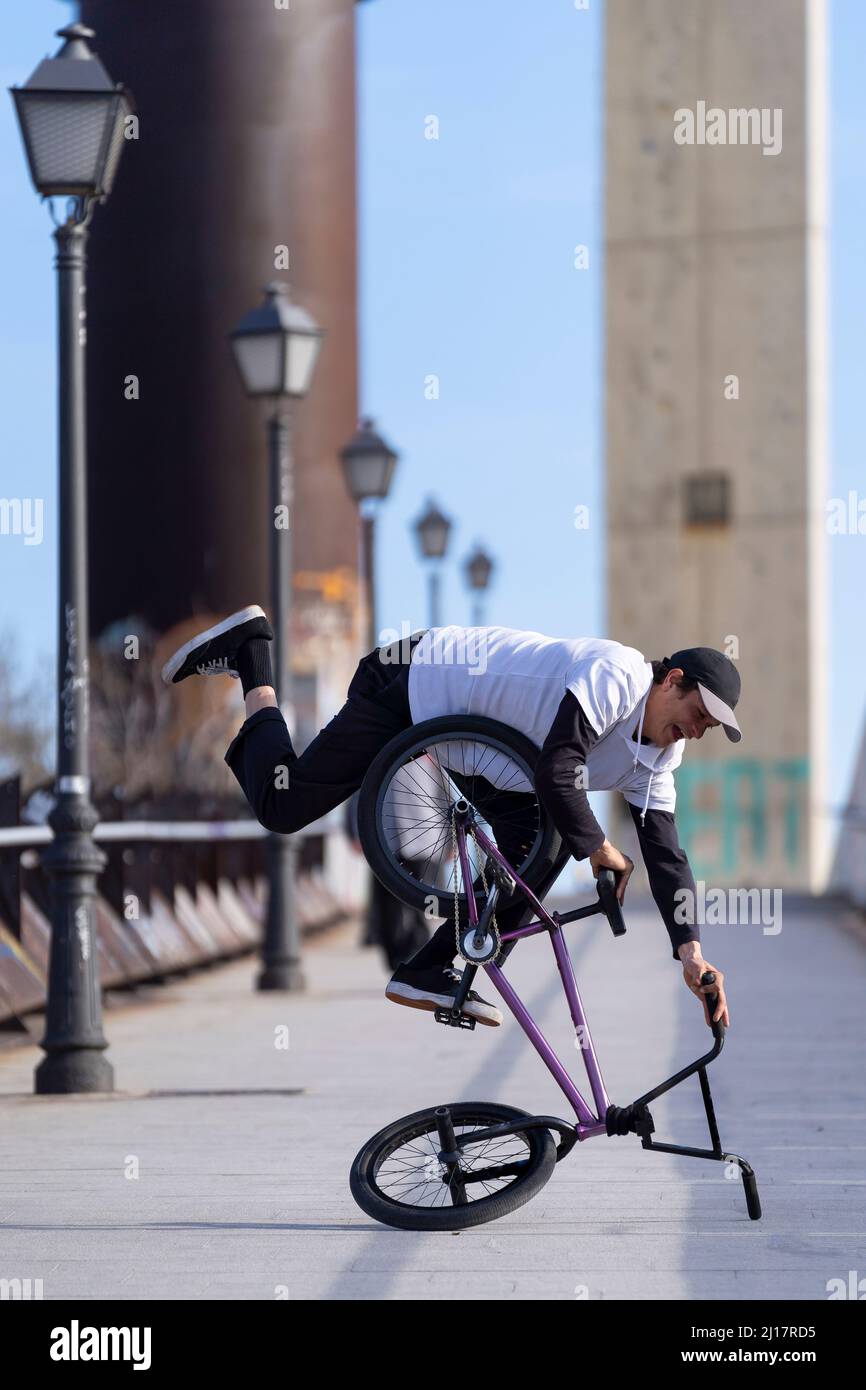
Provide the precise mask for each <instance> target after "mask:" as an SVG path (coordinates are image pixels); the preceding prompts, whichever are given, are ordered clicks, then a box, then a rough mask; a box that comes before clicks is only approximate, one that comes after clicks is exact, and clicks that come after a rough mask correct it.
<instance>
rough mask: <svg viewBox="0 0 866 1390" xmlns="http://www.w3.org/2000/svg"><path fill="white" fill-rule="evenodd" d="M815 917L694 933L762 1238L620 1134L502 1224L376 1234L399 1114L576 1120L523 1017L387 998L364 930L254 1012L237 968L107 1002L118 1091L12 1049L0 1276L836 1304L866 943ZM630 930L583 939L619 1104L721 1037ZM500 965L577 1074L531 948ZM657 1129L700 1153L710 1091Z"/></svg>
mask: <svg viewBox="0 0 866 1390" xmlns="http://www.w3.org/2000/svg"><path fill="white" fill-rule="evenodd" d="M829 911H830V910H829V908H828V907H827V906H825V905H822V904H816V905H808V904H802V905H800V906H799V907H796V906H790V905H788V906H786V914H785V919H784V926H783V930H782V932H781V933H780V934H779V935H777V936H771V935H764V934H763V933H762V931H761V928H760V927H753V926H741V927H727V928H724V927H717V928H706V929H705V932H704V936H705V949H706V950H707V953H708V955H709V956H710V958H711V959H713V958H715V959H717V960H718V963H719V964H720V965H721V966H723V967H724V968H726V969H727V971H728V980H729V984H730V1006H731V1019H732V1027H731V1030H730V1033H729V1035H728V1040H727V1044H726V1046H725V1049H724V1051H723V1053H722V1056H721V1057H720V1058H719V1059H718V1061H716V1062H714V1063H713V1065H712V1066H711V1068H710V1072H709V1075H710V1080H711V1083H712V1087H713V1094H714V1098H715V1102H716V1111H717V1115H718V1119H719V1127H720V1132H721V1138H722V1144H723V1146H725V1147H727V1148H729V1149H733V1150H735V1151H737V1152H739V1153H742V1154H743V1155H744V1156H745V1157H746V1158H748V1159H749V1160H750V1161H751V1163H752V1164H753V1166H754V1168H755V1170H756V1172H757V1175H758V1180H759V1184H760V1191H761V1196H762V1200H763V1204H764V1213H765V1214H764V1218H763V1220H762V1221H760V1222H757V1223H756V1222H751V1221H749V1220H748V1217H747V1215H746V1209H745V1203H744V1198H743V1191H742V1186H741V1184H740V1183H739V1181H735V1182H730V1181H726V1179H725V1177H724V1167H723V1165H721V1164H718V1165H717V1164H713V1163H708V1162H704V1161H702V1160H697V1159H687V1158H676V1157H673V1156H669V1155H665V1154H658V1153H649V1152H644V1151H643V1150H642V1149H641V1147H640V1143H639V1141H638V1139H637V1138H636V1137H634V1136H628V1137H626V1138H618V1139H607V1138H598V1139H593V1140H590V1141H588V1142H587V1143H585V1144H583V1145H580V1146H578V1147H577V1148H576V1149H575V1150H574V1151H573V1152H572V1154H571V1155H570V1156H569V1157H568V1158H567V1159H566V1160H564V1162H563V1163H562V1164H561V1165H559V1167H558V1168H557V1170H556V1171H555V1172H554V1175H553V1177H552V1178H551V1180H550V1182H549V1183H548V1184H547V1186H546V1187H545V1188H544V1190H543V1191H542V1192H541V1193H540V1194H539V1196H537V1197H536V1198H535V1199H534V1200H533V1201H531V1202H530V1203H529V1204H527V1205H526V1206H524V1207H523V1208H521V1209H520V1210H519V1211H517V1212H516V1213H514V1214H513V1215H512V1216H510V1217H507V1218H505V1219H503V1220H501V1221H499V1222H495V1223H493V1224H491V1225H486V1226H481V1227H478V1228H476V1229H474V1230H471V1231H467V1232H463V1233H460V1234H447V1235H419V1234H416V1233H411V1232H401V1231H396V1230H391V1229H388V1228H385V1227H381V1226H378V1225H377V1224H376V1223H374V1222H372V1221H371V1220H369V1219H368V1218H367V1217H366V1216H365V1215H364V1213H363V1212H361V1211H360V1210H359V1209H358V1208H357V1207H356V1206H355V1204H354V1202H353V1201H352V1198H351V1195H350V1193H349V1189H348V1180H347V1175H348V1170H349V1166H350V1164H351V1161H352V1158H353V1157H354V1155H355V1153H356V1151H357V1150H358V1148H359V1147H360V1145H361V1143H362V1142H363V1140H364V1139H365V1138H367V1137H368V1136H369V1135H370V1134H372V1133H373V1132H374V1131H375V1130H376V1129H378V1128H380V1127H381V1126H382V1125H383V1124H385V1123H386V1122H387V1121H389V1120H391V1119H394V1118H396V1117H398V1116H399V1115H402V1114H406V1113H408V1112H409V1111H411V1110H413V1109H417V1108H419V1107H420V1106H424V1105H428V1104H434V1103H440V1102H442V1101H448V1100H460V1099H490V1100H502V1101H506V1102H508V1103H511V1104H514V1105H518V1106H521V1107H523V1108H525V1109H527V1110H542V1111H546V1112H550V1111H552V1112H553V1113H556V1114H561V1115H566V1114H567V1110H566V1103H565V1101H564V1098H563V1097H562V1096H561V1094H560V1092H559V1091H558V1090H557V1089H556V1087H555V1085H554V1083H553V1081H552V1079H551V1078H550V1077H549V1075H548V1073H547V1071H546V1069H545V1068H544V1067H543V1066H542V1064H541V1062H540V1061H539V1059H538V1058H537V1056H536V1055H535V1053H534V1052H532V1051H531V1050H530V1049H529V1047H528V1045H527V1044H526V1043H525V1039H524V1038H523V1035H522V1033H521V1032H520V1030H519V1028H518V1027H517V1024H516V1023H515V1022H514V1021H513V1020H512V1019H511V1018H510V1016H509V1017H507V1018H506V1022H505V1024H504V1026H503V1027H502V1028H501V1029H498V1030H493V1029H485V1028H478V1029H476V1030H475V1032H474V1033H469V1032H456V1031H455V1032H452V1031H451V1030H447V1029H445V1028H441V1027H439V1026H438V1025H436V1024H435V1023H434V1022H433V1020H432V1017H431V1016H430V1015H425V1014H419V1013H416V1012H414V1011H410V1010H408V1009H400V1008H398V1007H397V1006H395V1005H392V1004H389V1003H387V1002H386V1001H385V1000H384V998H383V995H382V989H383V985H384V980H385V974H384V972H383V968H382V966H381V964H380V958H379V956H378V953H377V952H375V951H372V950H369V949H367V950H361V949H358V948H357V946H356V945H355V941H356V939H357V935H358V933H357V929H356V928H354V927H352V928H351V929H349V928H347V929H345V930H342V931H339V932H336V933H333V934H331V936H330V937H329V938H328V939H327V940H323V941H320V942H319V943H318V944H316V945H315V946H313V947H311V948H310V949H309V950H308V953H307V959H306V964H307V969H308V975H309V982H310V989H309V992H308V993H307V994H305V995H303V996H275V995H267V994H266V995H262V994H256V993H255V992H253V990H252V989H251V987H250V985H251V979H252V977H253V972H254V964H253V962H251V961H245V962H241V963H236V964H234V965H232V966H229V967H226V968H223V969H219V970H213V971H210V972H208V973H205V974H202V975H199V976H197V977H195V978H193V979H188V980H185V981H182V982H179V983H177V984H174V985H171V986H168V987H166V988H164V989H162V990H152V991H151V992H150V996H149V998H148V1000H147V1002H142V1003H136V1004H134V1005H129V1004H124V1005H122V1006H120V1007H112V1008H111V1009H109V1011H108V1012H107V1014H106V1031H107V1035H108V1037H109V1039H110V1043H111V1048H110V1054H109V1055H110V1057H111V1059H112V1061H113V1063H114V1067H115V1073H116V1084H117V1087H118V1091H117V1092H116V1093H115V1094H114V1095H112V1096H105V1097H98V1096H97V1097H87V1096H80V1097H70V1098H66V1097H45V1098H42V1097H34V1096H32V1095H31V1094H30V1091H31V1087H32V1072H33V1067H34V1065H35V1063H36V1062H37V1061H38V1059H39V1057H40V1056H41V1053H40V1052H39V1051H38V1049H36V1048H32V1047H26V1048H21V1049H16V1050H13V1051H7V1052H4V1053H3V1054H0V1170H2V1172H0V1278H30V1279H37V1278H41V1279H42V1280H43V1291H44V1297H45V1298H47V1299H53V1298H69V1297H76V1296H77V1297H84V1298H117V1297H119V1298H163V1299H166V1298H167V1299H198V1298H218V1299H239V1298H240V1299H244V1298H252V1299H273V1298H275V1297H277V1296H284V1297H289V1298H292V1299H366V1298H372V1299H386V1298H409V1299H421V1298H423V1299H430V1298H433V1299H453V1298H465V1297H466V1295H467V1293H468V1292H470V1291H471V1292H472V1293H484V1294H486V1295H487V1296H490V1297H500V1298H514V1299H535V1298H543V1299H566V1300H573V1299H575V1298H576V1297H581V1296H585V1297H588V1298H590V1299H601V1298H607V1299H610V1298H626V1299H657V1298H672V1299H706V1298H716V1297H723V1298H727V1297H733V1298H737V1299H746V1300H753V1299H783V1298H784V1299H798V1300H813V1299H825V1298H826V1296H827V1295H826V1285H827V1281H828V1280H830V1279H833V1278H841V1279H843V1280H846V1281H847V1279H848V1272H849V1271H850V1270H856V1271H859V1275H858V1277H861V1278H862V1277H866V1162H864V1159H866V1096H864V1082H863V1056H864V1043H866V1010H864V1006H863V1001H864V997H866V944H864V942H863V940H862V938H861V937H859V936H858V935H856V934H855V933H853V932H849V931H846V930H844V929H843V928H841V927H838V926H836V925H834V924H833V922H832V921H831V920H830V915H829ZM628 920H629V932H628V935H627V936H626V937H624V938H622V939H620V940H614V938H613V937H612V936H611V934H610V932H609V931H608V930H607V927H606V926H605V924H604V922H603V920H602V919H601V918H592V919H590V920H589V921H588V922H583V923H575V924H574V925H573V926H572V927H571V928H570V929H569V930H570V931H571V933H572V937H571V941H572V943H573V958H574V960H575V963H576V966H577V970H578V977H579V980H580V985H581V990H582V993H583V998H584V1002H585V1005H586V1006H587V1010H588V1015H589V1020H590V1023H591V1025H592V1028H593V1034H594V1038H595V1042H596V1045H597V1047H598V1049H599V1052H600V1056H601V1059H602V1065H603V1071H604V1076H605V1080H606V1083H607V1087H608V1091H609V1092H610V1094H611V1096H612V1097H613V1099H614V1100H616V1101H617V1102H618V1103H626V1102H627V1101H629V1100H631V1099H633V1098H634V1097H635V1096H636V1095H639V1094H640V1093H641V1092H642V1091H644V1090H646V1089H648V1088H649V1087H650V1086H652V1085H653V1084H655V1083H656V1082H657V1081H659V1080H660V1079H661V1078H662V1077H664V1076H666V1075H668V1074H670V1073H671V1072H673V1071H674V1070H675V1069H676V1068H677V1067H678V1066H680V1065H683V1064H684V1063H686V1062H688V1061H690V1060H692V1058H693V1057H695V1056H697V1055H699V1053H700V1052H701V1051H703V1050H705V1049H706V1047H707V1045H708V1039H709V1036H710V1035H709V1033H708V1031H707V1029H706V1027H705V1025H704V1024H703V1022H702V1020H701V1018H700V1013H699V1009H698V1005H697V1002H696V1001H695V1000H694V999H693V998H692V997H691V996H690V995H689V994H688V993H687V991H686V990H685V987H684V986H683V983H682V978H681V974H680V970H679V968H678V966H677V965H676V964H675V963H674V961H673V960H672V959H671V957H670V953H669V950H668V947H667V937H666V934H665V932H664V928H663V926H662V925H661V923H660V921H659V919H658V917H657V916H656V915H655V912H654V909H653V910H652V911H650V910H649V909H639V907H638V905H637V904H636V903H632V904H631V905H630V911H629V913H628ZM508 970H509V975H510V976H511V978H512V979H513V980H514V982H515V984H516V987H517V988H518V990H519V992H520V993H521V995H522V996H523V997H524V999H525V1000H526V1001H527V1002H528V1003H529V1005H530V1008H531V1011H532V1012H533V1013H534V1015H535V1017H536V1018H537V1020H538V1021H539V1022H540V1023H541V1024H542V1026H543V1027H544V1029H545V1031H546V1033H547V1035H548V1037H549V1038H550V1040H551V1042H553V1043H554V1045H555V1046H558V1047H560V1048H561V1049H562V1055H564V1056H570V1057H572V1058H573V1059H574V1063H575V1066H579V1055H578V1054H577V1053H576V1052H575V1051H574V1049H573V1047H572V1039H571V1030H570V1027H569V1021H568V1016H567V1013H566V1012H565V1006H564V1001H563V999H562V996H561V992H560V988H559V981H558V975H557V974H556V971H555V969H554V964H553V958H552V954H551V952H550V950H549V948H548V946H547V944H546V943H545V941H544V940H543V939H542V938H538V939H536V940H533V941H530V942H527V943H524V944H523V945H521V946H520V947H519V948H518V949H517V951H516V952H515V953H514V955H513V956H512V958H511V960H510V962H509V966H508ZM482 992H483V993H484V994H485V995H487V996H488V997H495V992H492V991H490V990H489V989H488V988H483V989H482ZM284 1027H288V1029H289V1037H290V1046H289V1048H288V1050H284V1049H279V1048H278V1047H276V1046H275V1038H276V1037H277V1035H278V1030H280V1029H282V1028H284ZM574 1074H575V1075H576V1076H577V1078H578V1084H580V1073H579V1072H575V1073H574ZM653 1114H654V1117H655V1121H656V1138H657V1139H659V1140H672V1141H675V1142H678V1143H686V1144H696V1145H700V1146H703V1145H704V1144H705V1143H706V1132H705V1131H706V1126H705V1122H704V1120H703V1114H702V1107H701V1102H700V1095H699V1091H698V1085H697V1081H696V1079H691V1080H690V1081H689V1082H687V1083H686V1084H685V1086H683V1087H681V1088H679V1089H678V1090H676V1091H675V1092H673V1093H672V1095H670V1096H668V1097H665V1098H664V1099H663V1100H662V1101H659V1102H657V1103H656V1104H655V1105H654V1106H653ZM135 1170H137V1173H138V1176H137V1177H129V1176H126V1174H127V1173H128V1172H133V1171H135ZM583 1290H585V1293H583V1292H582V1291H583Z"/></svg>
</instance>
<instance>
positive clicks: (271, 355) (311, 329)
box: [229, 281, 322, 990]
mask: <svg viewBox="0 0 866 1390" xmlns="http://www.w3.org/2000/svg"><path fill="white" fill-rule="evenodd" d="M264 295H265V298H264V302H263V303H262V304H260V305H259V306H258V308H256V309H253V310H252V311H251V312H250V313H249V314H246V315H245V317H244V318H242V319H241V321H240V323H239V324H238V326H237V328H235V329H234V330H233V331H232V332H231V333H230V334H229V339H230V342H231V346H232V351H233V353H234V359H235V364H236V366H237V369H238V372H239V374H240V378H241V381H242V382H243V386H244V390H245V391H246V393H247V395H248V396H251V397H253V398H257V399H264V400H266V401H267V402H268V407H269V408H268V420H267V433H268V462H269V472H270V490H271V498H270V500H271V542H270V550H271V554H270V560H271V613H272V617H273V621H274V648H275V650H274V666H275V672H274V679H275V681H276V691H277V700H278V701H279V703H280V705H281V707H282V708H283V710H284V711H285V710H287V709H289V708H290V707H291V703H292V668H291V661H290V659H289V632H290V624H291V611H292V548H291V506H292V492H293V487H292V484H293V478H292V450H291V439H290V431H289V426H290V420H289V408H290V407H288V406H287V405H286V402H292V401H295V400H300V399H301V398H302V397H303V396H305V395H306V394H307V392H308V390H309V388H310V382H311V380H312V376H313V371H314V369H315V366H316V362H317V360H318V356H319V350H320V348H321V345H322V330H321V329H320V328H319V326H318V325H317V323H316V322H315V320H314V319H313V318H312V317H311V316H310V315H309V314H308V313H307V311H306V310H305V309H302V308H301V307H300V305H298V304H294V303H292V301H291V299H290V298H289V293H288V286H287V285H284V284H281V283H279V282H278V281H275V282H273V283H272V284H270V285H267V286H266V287H265V291H264ZM295 863H296V856H295V848H294V840H293V837H291V836H288V835H279V834H277V833H276V832H274V833H272V834H271V835H270V836H269V837H268V879H269V892H268V911H267V917H266V920H265V934H264V943H263V948H262V970H261V973H260V975H259V978H258V981H257V984H258V988H259V989H291V990H299V989H303V988H304V977H303V973H302V971H301V950H300V935H299V932H298V921H297V911H296V903H295Z"/></svg>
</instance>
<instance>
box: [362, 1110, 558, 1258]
mask: <svg viewBox="0 0 866 1390" xmlns="http://www.w3.org/2000/svg"><path fill="white" fill-rule="evenodd" d="M437 1108H438V1107H437V1106H429V1107H428V1108H426V1109H424V1110H416V1111H414V1112H413V1113H412V1114H411V1115H404V1116H403V1117H402V1118H401V1119H399V1120H394V1121H392V1123H391V1124H389V1125H386V1126H385V1128H384V1129H380V1130H379V1132H378V1133H377V1134H374V1135H373V1137H372V1138H371V1139H368V1140H367V1142H366V1144H364V1146H363V1148H361V1149H360V1151H359V1152H358V1154H357V1155H356V1156H355V1159H354V1162H353V1163H352V1168H351V1172H350V1175H349V1187H350V1189H351V1193H352V1196H353V1197H354V1199H355V1201H356V1202H357V1204H358V1206H359V1207H360V1208H361V1210H362V1211H364V1212H366V1213H367V1215H368V1216H372V1217H373V1219H374V1220H375V1221H379V1222H381V1223H382V1224H383V1225H385V1226H396V1227H397V1228H398V1229H400V1230H403V1231H462V1230H466V1229H468V1228H469V1227H471V1226H481V1225H483V1224H484V1223H485V1222H487V1221H497V1220H498V1219H499V1218H500V1217H502V1216H508V1215H509V1213H510V1212H513V1211H516V1210H517V1209H518V1207H522V1206H523V1205H524V1203H526V1202H528V1201H530V1199H531V1198H532V1197H534V1196H535V1195H536V1193H538V1192H540V1191H541V1189H542V1187H544V1185H545V1183H546V1182H547V1181H548V1179H549V1178H550V1176H551V1174H552V1172H553V1170H554V1168H555V1167H556V1144H555V1142H554V1140H553V1138H552V1136H551V1133H550V1130H548V1129H529V1130H526V1131H518V1132H517V1136H515V1137H518V1136H520V1137H522V1138H523V1139H524V1141H525V1143H526V1147H527V1153H528V1156H527V1160H526V1162H527V1167H526V1170H525V1172H524V1173H522V1174H521V1175H520V1176H519V1177H516V1178H513V1180H512V1181H511V1182H510V1183H509V1185H508V1186H507V1187H505V1188H503V1189H501V1190H500V1191H498V1192H495V1193H493V1194H491V1195H489V1196H487V1197H479V1198H478V1199H477V1200H474V1201H469V1202H468V1203H466V1205H464V1206H453V1205H443V1206H414V1205H411V1204H408V1203H404V1202H396V1201H394V1200H393V1199H392V1198H389V1197H386V1196H384V1195H383V1193H382V1191H381V1190H380V1188H379V1187H378V1185H377V1182H376V1177H377V1173H378V1171H379V1170H380V1169H381V1167H382V1165H383V1164H384V1163H385V1162H386V1161H387V1159H388V1158H389V1157H390V1155H391V1154H392V1153H394V1152H395V1151H396V1150H397V1149H399V1148H400V1146H401V1143H409V1142H410V1141H412V1140H414V1139H417V1138H419V1137H420V1136H422V1135H425V1134H431V1133H432V1134H433V1135H436V1138H435V1140H433V1141H431V1143H432V1144H433V1145H434V1146H435V1147H436V1148H438V1135H437V1134H436V1110H437ZM448 1108H449V1110H450V1111H451V1118H452V1121H453V1123H454V1126H455V1129H456V1128H457V1127H458V1126H460V1125H468V1124H478V1125H481V1126H484V1125H492V1124H498V1123H500V1122H501V1121H502V1120H519V1119H528V1118H529V1115H528V1112H527V1111H525V1110H518V1109H516V1108H515V1107H514V1106H512V1105H500V1104H498V1103H497V1102H495V1101H458V1102H456V1103H455V1104H453V1105H449V1107H448ZM431 1182H432V1179H431Z"/></svg>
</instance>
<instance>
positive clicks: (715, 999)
mask: <svg viewBox="0 0 866 1390" xmlns="http://www.w3.org/2000/svg"><path fill="white" fill-rule="evenodd" d="M715 983H716V976H715V972H714V971H713V970H705V971H704V973H703V975H702V976H701V984H702V985H714V984H715ZM704 998H705V999H706V1001H707V1008H708V1009H709V1011H710V1025H711V1027H712V1030H713V1032H714V1033H715V1034H716V1035H717V1036H718V1034H719V1033H724V1031H725V1025H724V1023H723V1022H722V1020H721V1019H719V1020H718V1022H717V1023H713V1014H714V1013H715V1012H716V1008H717V1007H718V1003H719V996H718V994H705V995H704Z"/></svg>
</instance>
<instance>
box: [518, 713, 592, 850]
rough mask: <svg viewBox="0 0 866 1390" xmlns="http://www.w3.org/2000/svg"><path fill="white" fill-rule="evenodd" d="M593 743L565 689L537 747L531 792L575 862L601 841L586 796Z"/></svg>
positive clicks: (587, 726)
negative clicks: (538, 748) (537, 797)
mask: <svg viewBox="0 0 866 1390" xmlns="http://www.w3.org/2000/svg"><path fill="white" fill-rule="evenodd" d="M597 741H598V734H597V733H596V732H595V729H594V728H593V727H592V725H591V724H590V722H589V720H588V719H587V717H586V715H585V714H584V712H583V709H582V708H581V705H580V702H579V701H578V699H577V696H576V695H574V694H573V692H572V691H570V690H567V691H566V692H565V695H564V696H563V699H562V701H561V702H560V705H559V709H558V710H557V712H556V718H555V719H554V721H553V723H552V724H551V726H550V729H549V731H548V734H547V737H546V738H545V740H544V743H543V744H542V746H541V752H540V753H539V756H538V763H537V765H536V769H535V790H536V791H537V793H538V796H539V798H540V800H541V802H542V804H543V805H544V807H545V808H546V810H547V811H548V813H549V815H550V816H551V818H552V820H553V823H554V825H555V826H556V828H557V830H558V831H559V833H560V835H561V836H562V839H563V842H564V844H565V845H566V847H567V849H568V850H569V852H570V853H571V854H572V855H573V856H574V858H575V859H586V858H587V856H588V855H590V854H594V853H595V851H596V850H597V849H601V847H602V845H603V844H604V839H605V836H604V831H603V830H602V828H601V826H600V825H599V823H598V821H597V820H596V818H595V816H594V815H593V814H592V809H591V807H590V804H589V801H588V800H587V795H586V778H585V767H586V758H587V754H588V753H589V750H590V749H591V748H592V745H593V744H594V743H596V742H597ZM579 773H583V774H584V775H583V776H579V775H578V774H579Z"/></svg>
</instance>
